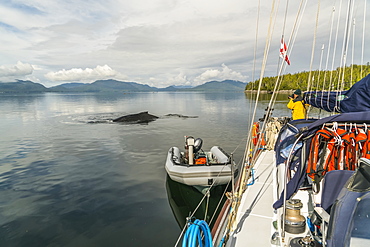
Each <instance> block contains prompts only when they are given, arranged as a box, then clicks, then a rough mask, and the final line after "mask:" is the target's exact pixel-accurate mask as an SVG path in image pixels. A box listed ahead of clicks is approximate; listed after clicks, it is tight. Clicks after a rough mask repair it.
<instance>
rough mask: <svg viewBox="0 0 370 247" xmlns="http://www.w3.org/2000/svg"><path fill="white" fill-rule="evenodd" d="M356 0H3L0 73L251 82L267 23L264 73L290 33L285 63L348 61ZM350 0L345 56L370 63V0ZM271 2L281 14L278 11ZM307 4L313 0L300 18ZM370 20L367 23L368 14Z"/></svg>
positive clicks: (295, 66)
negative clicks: (366, 12) (268, 40)
mask: <svg viewBox="0 0 370 247" xmlns="http://www.w3.org/2000/svg"><path fill="white" fill-rule="evenodd" d="M287 1H288V2H289V5H288V8H286V3H287ZM348 1H350V0H321V1H318V0H302V2H303V3H306V4H303V5H300V4H301V1H299V0H294V1H292V0H290V1H289V0H280V1H277V0H276V1H274V0H260V1H259V0H217V1H214V0H135V1H133V0H1V2H0V82H14V81H16V80H31V81H33V82H37V83H41V84H43V85H45V86H46V87H51V86H56V85H59V84H63V83H69V82H83V83H92V82H94V81H96V80H104V79H116V80H120V81H128V82H137V83H141V84H147V85H149V86H154V87H159V88H161V87H167V86H170V85H177V86H197V85H200V84H203V83H205V82H208V81H212V80H217V81H222V80H226V79H230V80H238V81H242V82H249V81H252V80H256V79H258V78H259V77H260V75H261V74H260V71H261V68H262V65H263V63H262V61H263V54H264V53H263V52H264V51H263V50H264V48H265V43H266V37H268V30H271V33H272V34H271V44H270V49H269V55H268V60H267V61H268V62H267V63H266V69H265V72H264V75H265V76H275V75H276V74H277V70H278V67H279V65H280V64H282V63H281V62H280V61H279V48H280V40H281V36H282V35H284V38H285V41H286V43H287V44H288V51H287V54H288V56H289V59H290V62H291V65H289V66H286V68H285V69H284V73H297V72H302V71H308V70H310V68H312V69H313V70H317V69H319V68H321V69H325V68H331V67H333V68H336V67H339V66H340V64H341V63H343V62H341V61H343V56H342V55H340V54H343V52H341V51H342V50H343V49H342V47H343V44H346V43H343V40H344V37H345V26H346V25H345V21H344V20H343V19H344V18H345V16H346V14H345V13H346V9H347V7H348V3H347V2H348ZM352 1H353V3H354V8H353V17H352V18H351V19H352V20H353V21H351V22H350V23H351V25H349V26H351V31H350V32H348V37H350V38H349V42H348V50H347V53H346V54H347V56H346V64H347V65H348V64H351V63H352V62H353V63H355V64H360V63H361V62H363V63H365V64H366V63H367V62H369V61H370V51H369V50H370V46H369V45H366V44H369V41H370V35H369V34H365V38H364V44H365V45H364V48H362V47H363V45H362V43H363V41H362V39H363V38H362V37H363V28H364V10H365V7H366V8H368V9H369V8H370V2H369V3H368V4H367V6H365V3H366V1H368V0H356V1H355V0H352ZM318 2H320V8H319V9H320V12H319V15H318V18H316V16H317V15H316V14H317V10H318V8H317V3H318ZM259 3H260V4H259ZM272 3H275V5H272ZM278 3H279V4H278ZM272 6H274V10H276V13H277V14H276V17H273V18H270V16H271V15H270V14H271V9H272ZM299 6H305V8H304V11H302V12H301V13H302V17H301V21H298V22H296V21H295V20H296V19H297V12H298V10H299ZM333 6H334V7H335V8H334V9H335V11H333ZM273 13H275V12H273ZM285 13H287V14H286V15H285ZM339 13H343V14H339ZM285 16H286V18H285ZM339 16H340V18H339V21H337V20H338V17H339ZM316 19H318V20H319V22H318V24H317V25H316ZM257 20H258V22H257ZM270 20H273V22H272V23H274V25H273V26H270V29H269V23H270ZM332 20H333V21H332ZM365 20H366V24H365V28H366V27H367V29H368V28H370V16H369V17H368V18H365ZM284 23H285V25H284ZM331 23H333V24H331ZM331 26H332V27H334V28H333V29H331V28H330V27H331ZM294 27H299V29H295V28H294ZM315 27H317V29H316V30H317V31H316V32H315ZM293 30H297V31H294V36H292V33H293ZM336 30H338V31H336ZM337 32H338V33H337ZM330 34H331V35H330ZM330 36H331V37H332V39H330ZM290 37H295V38H294V42H293V39H292V38H290ZM334 37H337V39H335V40H338V43H334V41H333V40H334ZM314 40H315V42H314ZM353 40H354V41H353ZM313 44H315V46H313ZM323 45H324V47H326V49H325V48H324V49H322V47H323ZM312 47H314V59H313V60H312V62H311V56H312ZM334 47H336V52H333V51H332V50H334ZM333 54H337V55H335V56H333ZM362 54H363V55H362ZM329 56H330V59H329ZM332 57H333V58H332Z"/></svg>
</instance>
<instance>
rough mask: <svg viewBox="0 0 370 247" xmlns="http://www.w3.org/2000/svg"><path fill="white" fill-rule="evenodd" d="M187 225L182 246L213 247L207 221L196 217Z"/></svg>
mask: <svg viewBox="0 0 370 247" xmlns="http://www.w3.org/2000/svg"><path fill="white" fill-rule="evenodd" d="M188 226H189V227H188V229H187V230H186V233H185V235H184V239H183V241H182V247H196V246H199V247H202V246H204V247H213V244H212V235H211V231H210V229H209V226H208V224H207V222H205V221H204V220H198V219H196V220H195V221H194V222H189V223H188ZM203 244H204V245H203Z"/></svg>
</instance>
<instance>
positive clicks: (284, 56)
mask: <svg viewBox="0 0 370 247" xmlns="http://www.w3.org/2000/svg"><path fill="white" fill-rule="evenodd" d="M286 52H287V48H286V44H285V42H284V38H281V45H280V57H281V58H282V59H284V60H285V62H286V63H287V64H288V65H290V61H289V58H288V55H287V54H286Z"/></svg>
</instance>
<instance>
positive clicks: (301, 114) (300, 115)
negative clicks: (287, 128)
mask: <svg viewBox="0 0 370 247" xmlns="http://www.w3.org/2000/svg"><path fill="white" fill-rule="evenodd" d="M287 107H288V108H289V109H292V118H293V120H296V119H305V118H306V107H305V105H304V102H303V99H302V97H297V98H296V99H291V100H289V103H288V105H287Z"/></svg>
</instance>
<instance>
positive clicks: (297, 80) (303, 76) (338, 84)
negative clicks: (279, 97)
mask: <svg viewBox="0 0 370 247" xmlns="http://www.w3.org/2000/svg"><path fill="white" fill-rule="evenodd" d="M369 73H370V65H369V63H368V64H367V65H355V64H354V65H350V66H348V67H345V69H344V71H343V68H337V69H336V70H333V71H319V70H316V71H312V72H311V76H310V72H309V71H304V72H299V73H296V74H285V75H282V76H281V77H280V79H281V80H282V81H281V85H280V88H279V89H278V90H279V91H280V92H284V91H286V92H290V91H291V90H293V89H297V88H300V89H301V90H303V91H306V90H307V85H308V84H309V83H310V85H311V86H310V90H324V91H327V90H331V91H333V90H347V89H349V88H350V87H351V86H352V85H353V84H354V83H356V82H357V81H359V80H361V79H362V78H363V77H365V76H366V75H368V74H369ZM343 75H344V77H343ZM309 76H310V77H311V81H310V82H309ZM276 81H277V76H273V77H265V78H263V80H262V85H261V90H263V91H265V92H271V91H273V90H274V87H275V84H276ZM258 84H259V79H258V80H256V81H254V82H250V83H248V84H247V86H246V87H245V90H246V91H254V90H257V89H258Z"/></svg>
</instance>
